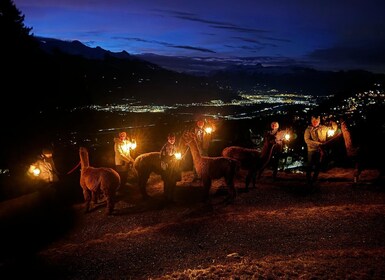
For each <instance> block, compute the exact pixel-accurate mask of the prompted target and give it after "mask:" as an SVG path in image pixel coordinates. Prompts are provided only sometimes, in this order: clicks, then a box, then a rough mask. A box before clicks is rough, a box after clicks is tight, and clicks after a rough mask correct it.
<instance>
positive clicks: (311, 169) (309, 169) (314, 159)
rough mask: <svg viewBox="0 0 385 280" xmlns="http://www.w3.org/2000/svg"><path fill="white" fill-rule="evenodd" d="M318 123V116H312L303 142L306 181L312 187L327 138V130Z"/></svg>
mask: <svg viewBox="0 0 385 280" xmlns="http://www.w3.org/2000/svg"><path fill="white" fill-rule="evenodd" d="M320 123H321V118H320V116H312V117H311V124H310V125H309V126H308V127H307V128H306V129H305V133H304V140H305V143H306V145H307V165H306V180H307V183H308V184H309V185H313V183H315V182H316V181H317V179H318V174H319V172H320V168H321V159H322V155H323V153H324V151H323V142H325V141H326V138H327V130H328V128H327V127H326V126H324V125H321V124H320ZM312 173H313V174H312Z"/></svg>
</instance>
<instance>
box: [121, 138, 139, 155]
mask: <svg viewBox="0 0 385 280" xmlns="http://www.w3.org/2000/svg"><path fill="white" fill-rule="evenodd" d="M136 146H137V145H136V141H135V140H133V141H132V142H130V141H127V142H125V143H124V144H123V145H122V150H123V151H124V152H125V153H128V152H129V151H130V149H131V150H135V148H136Z"/></svg>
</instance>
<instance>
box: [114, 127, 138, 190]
mask: <svg viewBox="0 0 385 280" xmlns="http://www.w3.org/2000/svg"><path fill="white" fill-rule="evenodd" d="M130 144H131V142H130V141H129V140H128V139H127V133H126V132H124V131H123V132H120V133H119V137H115V138H114V152H115V170H116V172H118V173H119V176H120V186H121V187H123V186H124V185H125V184H126V182H127V177H128V170H129V168H130V167H131V166H132V164H133V162H134V159H133V158H132V157H131V154H130V149H131V147H130Z"/></svg>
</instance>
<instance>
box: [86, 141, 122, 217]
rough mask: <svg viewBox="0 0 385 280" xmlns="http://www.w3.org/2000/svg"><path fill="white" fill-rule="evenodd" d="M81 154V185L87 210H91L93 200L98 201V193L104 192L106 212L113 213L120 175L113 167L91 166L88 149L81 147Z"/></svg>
mask: <svg viewBox="0 0 385 280" xmlns="http://www.w3.org/2000/svg"><path fill="white" fill-rule="evenodd" d="M79 156H80V164H81V171H80V186H81V187H82V189H83V196H84V201H85V211H86V212H88V211H89V210H90V203H91V200H92V202H93V203H97V199H98V195H99V193H100V192H102V193H103V194H104V195H105V197H106V199H107V210H106V213H107V214H108V215H109V214H112V212H113V210H114V206H115V197H116V191H117V189H118V188H119V186H120V176H119V174H118V173H117V172H116V171H115V170H114V169H112V168H108V167H98V168H96V167H92V166H90V162H89V156H88V151H87V149H86V148H84V147H80V148H79Z"/></svg>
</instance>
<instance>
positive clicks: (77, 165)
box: [67, 161, 80, 175]
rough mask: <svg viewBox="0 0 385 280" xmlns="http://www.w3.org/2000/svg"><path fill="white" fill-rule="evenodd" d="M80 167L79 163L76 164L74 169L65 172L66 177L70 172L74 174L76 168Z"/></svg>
mask: <svg viewBox="0 0 385 280" xmlns="http://www.w3.org/2000/svg"><path fill="white" fill-rule="evenodd" d="M79 166H80V161H79V163H78V164H76V166H75V167H74V168H72V169H71V170H70V171H68V172H67V175H69V174H71V173H72V172H74V171H75V170H76V168H78V167H79Z"/></svg>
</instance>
